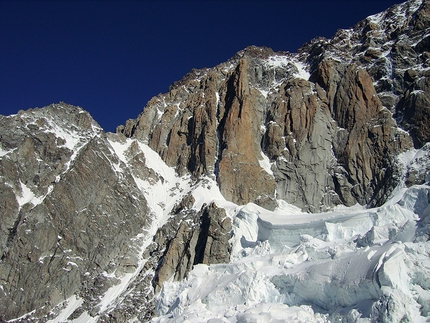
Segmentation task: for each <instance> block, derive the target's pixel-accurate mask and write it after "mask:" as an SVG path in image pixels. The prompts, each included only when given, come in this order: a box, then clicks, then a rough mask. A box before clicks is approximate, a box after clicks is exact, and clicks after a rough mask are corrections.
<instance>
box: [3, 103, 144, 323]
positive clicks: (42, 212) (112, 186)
mask: <svg viewBox="0 0 430 323" xmlns="http://www.w3.org/2000/svg"><path fill="white" fill-rule="evenodd" d="M0 123H1V127H0V128H1V149H2V158H1V160H0V170H1V173H0V176H1V182H2V185H1V186H0V188H1V194H0V196H1V200H2V203H1V208H2V212H1V216H2V221H1V234H0V237H1V251H0V255H1V261H0V285H1V286H2V288H1V289H0V299H1V301H0V313H2V315H3V317H2V318H3V319H6V320H8V319H12V318H16V317H20V316H21V315H23V314H25V313H28V312H31V311H33V310H36V313H35V315H34V316H36V317H42V316H44V315H45V314H47V313H48V312H49V311H50V310H52V309H53V307H55V306H56V305H57V304H59V303H61V302H62V301H63V300H65V299H67V298H69V297H71V296H72V295H74V294H75V295H81V296H82V297H84V298H87V299H88V300H90V299H91V300H92V301H93V304H92V309H91V310H94V305H96V304H97V303H98V297H99V296H100V295H101V294H102V293H104V292H105V291H106V290H107V288H109V287H110V286H112V285H115V284H116V283H117V282H118V279H117V278H116V276H117V277H121V276H122V275H123V273H125V272H128V271H130V269H131V268H136V267H137V266H138V250H139V241H138V240H136V237H137V236H138V235H139V234H142V232H143V229H144V228H145V227H147V226H148V225H149V223H150V219H148V216H147V214H148V207H147V204H146V200H145V197H144V196H143V195H142V193H141V191H140V190H139V189H138V188H137V187H136V184H135V182H134V180H133V178H132V176H131V174H130V173H128V172H127V170H126V169H124V171H123V172H121V173H119V172H115V169H114V168H112V163H114V164H117V165H118V167H121V166H120V164H121V162H120V160H118V158H117V157H116V156H115V155H114V154H113V153H112V151H111V148H110V146H109V144H108V142H107V140H106V138H105V136H104V133H103V132H102V130H101V129H100V127H99V126H98V125H97V124H96V123H95V122H94V121H93V120H92V119H91V117H90V116H89V114H88V113H86V112H84V111H83V110H81V109H78V108H75V107H72V106H68V105H66V104H58V105H52V106H49V107H47V108H44V109H34V110H29V111H26V112H20V113H18V114H17V115H14V116H10V117H7V118H6V117H2V118H1V119H0ZM107 273H109V275H111V274H112V275H111V276H109V275H107ZM89 307H91V306H90V305H89Z"/></svg>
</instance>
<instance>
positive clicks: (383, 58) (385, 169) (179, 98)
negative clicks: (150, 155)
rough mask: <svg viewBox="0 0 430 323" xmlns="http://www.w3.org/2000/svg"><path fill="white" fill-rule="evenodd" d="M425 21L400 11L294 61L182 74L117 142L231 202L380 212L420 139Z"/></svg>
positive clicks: (415, 8) (258, 59)
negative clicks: (154, 156)
mask: <svg viewBox="0 0 430 323" xmlns="http://www.w3.org/2000/svg"><path fill="white" fill-rule="evenodd" d="M429 14H430V13H429V4H428V2H423V3H421V2H420V1H418V2H416V1H415V2H407V3H405V4H404V5H402V6H397V7H393V8H391V9H390V10H388V11H386V12H384V13H381V14H379V15H375V16H372V17H369V18H367V19H365V20H363V21H362V22H360V23H359V24H357V25H356V26H355V27H353V28H352V29H349V30H339V31H338V32H337V33H336V35H335V36H334V37H333V38H332V39H330V40H328V39H321V38H318V39H314V40H312V41H311V42H309V43H308V44H305V45H304V46H303V47H302V48H300V49H299V50H298V53H297V54H289V53H274V52H273V51H272V50H270V49H268V48H256V47H249V48H246V49H245V50H243V51H241V52H239V53H237V54H236V55H235V56H234V57H233V58H232V59H231V60H229V61H228V62H226V63H223V64H220V65H218V66H216V67H215V68H211V69H203V70H195V71H192V72H190V73H189V74H188V75H187V76H186V77H184V79H182V80H181V81H179V82H176V83H175V84H173V85H172V86H171V88H170V91H169V92H168V93H167V94H163V95H159V96H157V97H155V98H153V99H152V100H151V101H150V102H148V104H147V105H146V107H145V109H144V110H143V112H142V113H141V114H140V115H139V116H138V118H137V119H135V120H129V121H128V122H127V123H126V125H125V126H121V127H119V128H118V132H121V133H124V134H125V135H126V136H127V137H132V138H137V139H139V140H142V141H144V142H146V143H148V145H149V146H150V147H151V148H152V149H154V150H155V151H157V152H158V153H159V154H160V156H161V157H162V158H163V160H164V161H165V162H166V163H167V164H168V165H170V166H173V167H176V169H177V171H178V173H179V174H184V173H188V172H189V173H191V174H192V175H193V176H194V177H195V178H198V177H199V176H201V175H207V176H214V177H215V178H216V180H217V182H218V185H219V186H220V189H221V192H222V194H223V195H224V196H225V197H226V198H227V199H228V200H231V201H233V202H235V203H238V204H246V203H248V202H254V203H257V204H259V205H261V206H264V207H266V208H272V209H273V208H275V207H276V206H277V202H276V201H277V200H284V201H286V202H288V203H292V204H294V205H297V206H299V207H301V208H303V209H304V210H307V211H311V212H315V211H321V210H327V209H329V208H330V207H333V206H335V205H338V204H345V205H354V204H356V203H359V204H362V205H365V204H371V205H377V204H381V203H382V202H383V201H384V200H385V199H386V197H387V195H388V194H389V193H390V192H391V190H392V188H393V187H394V186H395V185H396V183H395V181H394V182H391V183H389V181H390V179H392V178H393V177H395V176H396V169H395V165H394V164H393V161H394V158H395V156H396V155H397V154H399V153H401V152H402V151H405V150H406V149H409V148H411V147H412V145H414V146H415V147H417V148H419V147H421V146H422V145H423V144H424V143H425V142H427V141H428V140H429V133H428V122H429V111H428V106H429V105H428V103H429V102H428V98H429V92H428V91H429V88H428V82H429V74H428V73H429V71H428V67H429V66H428V64H429V63H428V61H429V60H428V51H429V48H428V37H429V35H428V26H429V21H428V19H429ZM406 111H408V112H406ZM405 130H406V131H408V132H409V133H406V132H405Z"/></svg>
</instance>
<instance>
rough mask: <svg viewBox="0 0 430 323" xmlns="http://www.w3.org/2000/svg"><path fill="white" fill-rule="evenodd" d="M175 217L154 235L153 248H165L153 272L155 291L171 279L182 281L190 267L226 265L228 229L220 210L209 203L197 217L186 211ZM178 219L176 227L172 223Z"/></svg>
mask: <svg viewBox="0 0 430 323" xmlns="http://www.w3.org/2000/svg"><path fill="white" fill-rule="evenodd" d="M178 215H180V216H179V217H175V218H173V219H172V221H170V222H169V223H168V224H166V225H165V226H164V227H163V228H161V229H160V230H159V231H158V233H157V235H156V239H155V242H156V244H157V245H158V246H166V249H165V252H164V254H163V256H162V259H161V261H160V266H159V267H158V268H157V270H156V276H155V290H156V291H159V290H160V287H161V286H162V283H163V282H165V281H167V280H169V279H171V278H173V279H174V280H182V279H184V278H185V277H186V274H187V273H188V272H189V271H190V270H191V269H192V266H193V265H196V264H207V265H210V264H218V263H228V262H229V260H230V252H231V246H230V245H229V242H228V240H229V239H230V238H231V230H232V226H231V219H230V218H229V217H227V215H226V213H225V210H224V209H222V208H218V207H217V206H216V204H215V203H212V204H210V205H208V206H206V205H205V206H203V208H202V210H201V211H200V212H199V213H196V212H195V211H192V210H188V211H187V212H181V213H180V214H179V213H178ZM178 218H181V221H180V222H179V223H178V222H176V221H175V220H177V219H178ZM173 234H174V235H173ZM169 236H171V237H170V238H169Z"/></svg>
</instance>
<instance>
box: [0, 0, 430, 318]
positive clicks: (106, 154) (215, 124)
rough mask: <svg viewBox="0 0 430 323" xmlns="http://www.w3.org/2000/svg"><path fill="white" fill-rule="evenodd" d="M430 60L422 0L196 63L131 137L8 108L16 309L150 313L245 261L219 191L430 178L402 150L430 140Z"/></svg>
mask: <svg viewBox="0 0 430 323" xmlns="http://www.w3.org/2000/svg"><path fill="white" fill-rule="evenodd" d="M429 58H430V2H428V1H419V0H415V1H413V0H412V1H408V2H405V3H404V4H401V5H398V6H394V7H392V8H390V9H388V10H387V11H385V12H383V13H380V14H377V15H374V16H371V17H368V18H366V19H365V20H363V21H361V22H359V23H358V24H357V25H356V26H354V27H353V28H351V29H348V30H339V31H338V32H337V33H336V34H335V35H334V37H333V38H332V39H324V38H317V39H314V40H312V41H310V42H309V43H307V44H305V45H303V46H302V47H301V48H300V49H299V50H298V51H297V53H294V54H291V53H287V52H278V53H275V52H273V51H272V50H271V49H269V48H260V47H253V46H251V47H248V48H246V49H244V50H243V51H240V52H238V53H237V54H236V55H235V56H233V57H232V58H231V59H230V60H228V61H227V62H225V63H222V64H220V65H218V66H216V67H213V68H206V69H200V70H193V71H191V72H190V73H189V74H187V75H186V76H185V77H184V78H183V79H182V80H180V81H178V82H175V83H174V84H173V85H172V86H171V87H170V88H169V91H168V92H167V93H165V94H160V95H158V96H156V97H154V98H153V99H151V100H150V101H149V102H148V103H147V105H146V106H145V108H144V109H143V111H142V113H141V114H140V115H139V116H138V117H137V118H136V119H133V120H128V121H127V122H126V124H125V125H123V126H119V127H118V128H117V133H115V134H112V133H105V132H104V131H103V130H102V129H101V128H100V127H99V126H98V124H97V123H96V122H95V121H94V120H93V119H92V118H91V116H90V115H89V114H88V113H87V112H85V111H84V110H82V109H80V108H77V107H73V106H70V105H68V104H65V103H59V104H53V105H50V106H48V107H45V108H42V109H31V110H28V111H20V112H19V113H18V114H16V115H12V116H7V117H6V116H1V117H0V144H1V146H0V178H1V181H0V192H1V194H0V214H1V222H0V246H1V249H0V256H1V261H0V321H1V320H6V321H7V320H12V319H16V320H15V322H28V321H35V322H36V321H37V322H47V321H49V320H51V319H52V320H53V321H52V322H55V321H61V320H62V321H66V320H72V319H78V318H80V319H81V320H86V321H88V322H90V321H93V322H126V321H128V320H131V319H133V318H134V319H136V320H138V321H148V320H149V319H150V318H151V317H153V316H154V315H155V313H156V304H155V295H156V294H157V293H159V292H160V290H161V289H162V285H163V283H164V282H166V281H169V280H172V279H173V280H182V279H184V278H185V277H186V276H187V273H188V272H189V271H190V270H191V269H192V267H193V266H194V265H196V264H200V263H203V264H216V263H227V262H229V260H230V254H231V250H232V246H231V244H230V242H229V241H230V238H231V236H232V234H233V233H232V230H233V229H232V225H233V224H232V219H231V218H230V217H229V216H228V215H227V214H226V211H225V209H223V208H222V207H219V206H218V205H217V203H216V202H214V201H213V200H214V199H218V198H219V199H225V200H227V201H229V202H231V203H234V204H235V205H244V204H247V203H250V202H252V203H255V204H257V205H259V206H261V207H263V208H266V209H269V210H274V209H275V208H278V209H279V208H282V207H283V205H285V204H286V203H288V204H291V205H294V206H296V207H298V208H300V209H302V210H303V211H305V212H322V211H328V210H331V209H333V208H334V207H336V206H339V205H344V206H352V205H355V204H360V205H363V206H369V207H371V206H379V205H382V204H383V203H384V202H385V201H386V200H387V198H388V197H389V196H390V194H391V193H392V191H393V190H394V189H395V187H396V186H397V185H399V183H400V181H405V183H406V185H407V186H412V185H416V184H423V183H425V181H426V180H427V178H426V176H427V174H428V172H429V171H430V170H429V169H427V167H428V166H426V165H427V164H426V163H423V165H422V167H421V168H418V169H417V168H410V169H408V172H407V174H406V175H407V176H406V178H404V177H403V176H402V171H403V170H402V169H400V167H399V163H398V160H397V158H398V156H399V154H401V153H403V152H406V151H408V150H410V149H412V148H416V149H420V148H422V147H423V146H425V144H426V143H428V142H429V141H430V130H429V129H430V108H429V107H430V66H429V65H430V59H429ZM218 188H219V191H218ZM195 192H203V193H204V194H203V195H204V196H206V197H207V198H206V199H205V200H201V199H200V200H199V199H198V196H201V194H200V193H199V194H197V193H195ZM219 192H220V193H221V194H219ZM65 300H68V301H67V302H64V301H65ZM60 313H63V314H61V315H65V314H64V313H67V316H64V317H62V316H61V315H60ZM59 315H60V316H59Z"/></svg>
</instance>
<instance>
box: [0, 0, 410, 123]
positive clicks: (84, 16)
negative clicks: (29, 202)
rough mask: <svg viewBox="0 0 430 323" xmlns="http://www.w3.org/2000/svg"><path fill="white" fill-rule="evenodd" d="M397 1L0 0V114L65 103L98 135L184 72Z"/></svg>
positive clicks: (296, 39) (292, 42)
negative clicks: (87, 118) (81, 112)
mask: <svg viewBox="0 0 430 323" xmlns="http://www.w3.org/2000/svg"><path fill="white" fill-rule="evenodd" d="M400 2H402V1H401V0H400V1H399V0H398V1H396V0H376V1H375V0H361V1H358V0H311V1H306V0H284V1H281V0H279V1H274V0H265V1H263V0H261V1H256V0H255V1H253V0H248V1H239V0H231V1H227V0H219V1H217V0H207V1H197V0H177V1H173V0H146V1H137V0H134V1H119V0H116V1H101V0H100V1H95V0H93V1H91V0H90V1H67V0H65V1H37V0H33V1H20V0H15V1H13V0H0V114H3V115H9V114H12V113H16V112H17V111H18V110H20V109H28V108H32V107H42V106H45V105H48V104H50V103H56V102H59V101H64V102H67V103H70V104H73V105H77V106H80V107H82V108H84V109H85V110H87V111H89V112H90V113H91V115H92V116H93V117H94V119H95V120H96V121H97V122H99V124H100V125H101V126H102V127H103V128H104V129H105V130H106V131H114V130H115V127H116V126H118V125H120V124H124V123H125V121H126V120H127V119H129V118H135V117H136V116H137V115H138V114H139V113H140V112H141V111H142V109H143V107H144V106H145V104H146V102H147V101H148V100H149V99H150V98H151V97H153V96H154V95H157V94H158V93H164V92H166V91H167V89H168V87H169V85H170V84H172V83H173V82H174V81H177V80H179V79H181V78H182V76H184V75H185V74H186V73H187V72H188V71H190V70H191V69H192V68H202V67H212V66H215V65H217V64H219V63H221V62H223V61H226V60H227V59H228V58H230V57H231V56H233V55H234V54H235V53H236V52H237V51H239V50H241V49H243V48H245V47H247V46H249V45H257V46H267V47H271V48H273V49H274V50H275V51H280V50H283V51H290V52H295V51H296V50H297V48H298V47H300V45H302V44H303V43H305V42H307V41H309V40H311V39H312V38H314V37H317V36H325V37H327V38H329V37H331V36H332V35H333V34H334V33H335V32H336V30H337V29H339V28H349V27H351V26H353V25H354V24H355V23H357V22H358V21H359V20H361V19H364V18H365V17H367V16H368V15H371V14H375V13H377V12H380V11H382V10H385V9H386V8H388V7H390V6H391V5H393V4H395V3H400Z"/></svg>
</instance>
